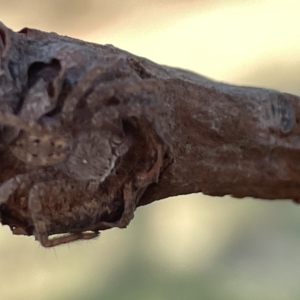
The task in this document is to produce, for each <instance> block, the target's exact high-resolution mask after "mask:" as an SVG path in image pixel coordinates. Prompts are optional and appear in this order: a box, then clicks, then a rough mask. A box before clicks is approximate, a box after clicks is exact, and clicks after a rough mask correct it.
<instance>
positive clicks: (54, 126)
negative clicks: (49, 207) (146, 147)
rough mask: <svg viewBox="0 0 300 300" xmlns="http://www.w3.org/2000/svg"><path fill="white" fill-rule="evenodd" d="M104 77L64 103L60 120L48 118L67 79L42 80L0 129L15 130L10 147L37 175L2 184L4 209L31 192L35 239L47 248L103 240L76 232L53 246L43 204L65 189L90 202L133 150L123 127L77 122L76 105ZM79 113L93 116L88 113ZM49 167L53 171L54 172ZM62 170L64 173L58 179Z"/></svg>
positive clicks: (0, 116)
mask: <svg viewBox="0 0 300 300" xmlns="http://www.w3.org/2000/svg"><path fill="white" fill-rule="evenodd" d="M101 72H102V69H101V68H98V67H96V68H94V69H92V70H91V71H90V72H88V73H87V75H86V76H85V77H84V78H83V79H81V81H80V82H79V84H78V85H77V86H75V87H74V89H73V90H72V91H71V93H70V95H69V96H67V98H66V99H65V101H64V106H63V108H62V111H61V113H60V115H59V118H55V117H54V118H53V117H47V113H48V112H49V111H50V110H52V109H53V108H54V106H55V104H56V103H55V101H56V98H57V96H58V95H57V94H58V92H59V90H60V88H61V84H62V78H61V77H59V76H58V77H57V78H55V79H54V80H53V82H51V83H46V82H45V81H44V80H43V79H40V80H39V81H38V82H37V83H36V84H35V85H34V87H33V88H32V89H31V90H29V93H28V95H27V97H26V98H25V101H24V103H23V106H22V109H21V111H20V113H19V114H18V115H17V116H16V115H13V114H8V113H4V112H1V113H0V124H2V125H6V126H9V127H10V128H13V131H10V137H9V142H8V147H9V148H10V150H11V152H12V153H13V154H14V155H15V156H16V157H17V158H18V159H20V160H21V161H23V162H24V163H26V164H28V165H32V166H36V171H33V172H31V173H29V174H20V175H17V176H15V177H13V178H11V179H10V180H8V181H6V182H4V183H2V184H1V186H0V203H5V202H6V201H7V200H8V199H9V198H10V197H11V196H12V195H13V193H15V192H16V191H22V189H24V188H27V187H28V186H32V188H31V189H30V193H29V196H28V208H29V211H30V214H31V219H32V221H33V224H34V227H35V237H36V239H37V240H39V241H40V242H41V243H42V244H43V246H46V247H51V246H55V245H58V244H61V243H67V242H70V241H73V240H77V239H89V238H94V237H95V236H97V235H98V234H97V233H96V232H93V233H82V232H81V230H80V231H78V230H77V232H76V233H72V234H71V235H67V236H62V237H58V238H56V239H53V240H49V239H48V234H47V226H46V223H47V220H45V218H44V217H43V215H42V206H41V203H40V201H41V200H40V198H42V196H43V195H44V196H45V193H49V194H50V195H51V196H52V195H55V194H56V198H59V196H60V195H58V194H57V193H58V192H57V191H58V190H59V189H58V187H60V186H63V187H64V192H63V193H65V194H68V196H73V197H76V194H77V195H78V193H80V191H85V194H86V196H87V197H89V196H90V197H91V198H93V197H94V198H95V197H96V196H95V191H96V190H97V187H98V185H99V183H101V182H103V181H104V180H105V178H106V177H107V176H108V175H110V173H111V172H112V170H113V168H114V166H115V163H116V160H117V159H118V158H119V157H121V156H122V155H123V154H124V153H126V152H127V150H128V148H129V146H130V144H129V143H128V140H127V139H125V137H124V135H123V132H122V127H121V124H120V122H116V123H115V124H113V123H112V122H109V123H108V124H103V122H101V121H100V120H99V119H98V120H95V119H93V118H84V117H86V116H81V120H80V121H78V120H76V122H75V121H74V111H75V108H76V105H77V104H78V102H79V101H80V99H81V97H82V96H84V95H85V94H86V93H87V91H88V89H89V88H90V85H91V84H92V82H93V81H94V80H96V79H97V77H99V76H100V75H101ZM50 84H51V87H49V85H50ZM50 88H51V89H50ZM49 90H51V91H52V92H49ZM53 91H56V92H54V93H53ZM53 102H54V103H53ZM80 113H81V114H82V113H83V114H84V113H86V114H88V110H86V111H84V110H83V111H81V112H80ZM76 117H78V116H76ZM48 166H52V169H51V168H50V171H49V168H48V169H47V167H48ZM41 167H42V169H41ZM57 170H58V171H62V172H60V173H59V172H58V173H57V172H56V171H57ZM61 173H64V174H65V175H66V176H62V175H61ZM57 174H58V175H57ZM59 176H60V177H61V178H59ZM74 180H76V182H74ZM78 181H79V182H78ZM45 182H46V184H45ZM74 184H75V186H76V188H75V189H74ZM71 190H72V191H71ZM76 190H77V193H75V191H76ZM74 193H75V194H74ZM50 200H51V199H50ZM95 209H96V207H95ZM98 209H99V208H98ZM100 227H101V226H100ZM88 229H89V228H87V229H86V230H88Z"/></svg>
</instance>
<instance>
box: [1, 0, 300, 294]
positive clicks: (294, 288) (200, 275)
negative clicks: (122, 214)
mask: <svg viewBox="0 0 300 300" xmlns="http://www.w3.org/2000/svg"><path fill="white" fill-rule="evenodd" d="M0 7H1V11H0V19H1V21H2V22H4V23H5V24H6V25H7V26H8V27H11V28H13V29H14V30H19V29H21V28H23V27H33V28H38V29H41V30H45V31H55V32H57V33H60V34H63V35H69V36H73V37H76V38H80V39H84V40H88V41H93V42H96V43H102V44H113V45H115V46H117V47H119V48H122V49H124V50H127V51H129V52H132V53H134V54H137V55H140V56H145V57H147V58H149V59H151V60H154V61H155V62H158V63H162V64H166V65H170V66H176V67H181V68H185V69H189V70H193V71H196V72H198V73H201V74H203V75H206V76H209V77H211V78H214V79H217V80H220V81H226V82H231V83H235V84H242V85H255V86H261V87H266V88H273V89H277V90H281V91H286V92H291V93H295V94H300V87H299V80H298V76H299V69H300V55H299V54H300V30H299V28H300V17H299V11H300V1H299V0H296V1H292V0H251V1H240V0H227V1H226V0H223V1H221V0H202V1H196V0H195V1H180V0H139V1H137V0H122V1H121V0H119V1H117V0H109V1H105V0H87V1H80V0H77V1H75V0H73V1H68V0H51V1H50V0H47V1H46V0H44V1H39V0H31V1H30V0H27V1H20V0H9V1H5V0H0ZM224 113H226V112H224ZM262 184H263V182H262ZM299 277H300V207H297V206H296V205H295V204H293V203H291V202H289V201H278V202H268V201H258V200H253V199H243V200H237V199H232V198H230V197H224V198H217V197H214V198H213V197H208V196H203V195H201V194H196V195H190V196H185V197H177V198H172V199H168V200H163V201H158V202H156V203H153V204H151V205H149V206H146V207H142V208H139V209H138V211H137V212H136V215H135V219H134V220H133V221H132V223H131V224H130V226H129V227H128V228H127V229H126V230H118V229H113V230H109V231H106V232H104V233H103V234H102V235H101V237H100V238H99V239H98V240H94V241H90V242H79V243H73V244H70V245H66V246H61V247H58V248H55V249H48V250H46V249H44V248H42V247H41V246H39V244H38V243H37V242H34V240H33V238H29V237H21V236H12V235H11V233H10V231H9V229H8V228H7V227H6V226H5V227H3V226H2V227H0V298H1V299H4V300H7V299H8V300H19V299H31V300H35V299H38V300H52V299H56V300H68V299H73V300H77V299H78V300H79V299H80V300H81V299H85V300H92V299H124V300H126V299H128V300H132V299H145V300H146V299H148V300H152V299H155V300H168V299H172V300H182V299H187V300H193V299H195V300H196V299H197V300H198V299H211V300H219V299H220V300H221V299H222V300H224V299H225V300H226V299H230V300H234V299H237V300H243V299H251V300H252V299H264V300H268V299H272V300H280V299H284V300H286V299H289V300H291V299H300V285H299Z"/></svg>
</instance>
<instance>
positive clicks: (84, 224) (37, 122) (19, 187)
mask: <svg viewBox="0 0 300 300" xmlns="http://www.w3.org/2000/svg"><path fill="white" fill-rule="evenodd" d="M0 37H1V38H0V54H1V69H0V71H1V73H0V100H1V102H0V108H1V114H0V123H2V125H3V130H2V133H1V134H2V142H1V172H2V174H1V187H0V203H2V205H1V213H2V220H1V221H2V223H3V224H8V225H9V226H10V227H11V229H12V231H13V233H15V234H28V235H30V234H35V236H36V238H37V239H38V240H40V241H41V243H42V244H43V245H44V246H55V245H57V244H60V243H66V242H69V241H72V240H76V239H88V238H92V237H94V236H95V234H94V235H93V234H91V235H86V234H85V233H83V232H85V231H86V230H92V231H94V232H95V233H96V232H98V230H104V229H108V228H110V227H113V226H118V227H126V225H127V224H128V223H129V222H130V220H131V219H132V217H133V212H134V210H135V209H136V207H137V206H140V205H145V204H149V203H151V202H153V201H155V200H159V199H163V198H166V197H169V196H175V195H182V194H189V193H197V192H203V193H204V194H207V195H218V196H221V195H233V196H235V197H246V196H251V197H256V198H263V199H278V198H282V199H293V200H294V201H296V202H297V201H298V199H299V198H298V195H299V194H300V185H299V178H300V167H299V166H300V156H299V154H298V151H299V148H300V139H299V133H300V128H299V120H300V105H299V97H297V96H293V95H290V94H285V93H279V92H276V91H273V90H265V89H258V88H250V87H236V86H232V85H227V84H224V83H218V82H214V81H212V80H209V79H207V78H204V77H202V76H199V75H197V74H194V73H192V72H188V71H184V70H180V69H175V68H170V67H166V66H161V65H157V64H155V63H153V62H151V61H149V60H147V59H144V58H140V57H137V56H135V55H132V54H130V53H127V52H125V51H123V50H120V49H117V48H115V47H113V46H111V45H104V46H103V45H96V44H91V43H86V42H83V41H79V40H76V39H72V38H68V37H62V36H59V35H57V34H54V33H45V32H41V31H38V30H33V29H28V28H25V29H23V30H21V31H20V32H17V33H15V32H12V31H11V30H9V29H8V28H6V27H5V26H4V25H3V24H2V25H1V28H0ZM90 120H91V121H90ZM88 122H90V123H88ZM83 128H84V130H83ZM22 132H23V133H22ZM24 132H25V133H26V134H25V135H24ZM95 132H96V133H97V134H98V133H99V134H100V136H101V139H100V140H97V141H96V142H95V140H93V141H92V140H91V138H90V135H89V134H90V133H91V134H92V133H93V134H94V133H95ZM31 136H38V139H39V143H40V141H42V146H39V147H41V148H38V149H39V152H38V154H34V155H40V156H39V157H38V160H36V161H35V163H33V161H34V159H33V158H32V155H33V152H32V151H35V150H33V149H37V148H33V146H32V145H33V144H32V143H34V142H33V140H31ZM87 136H89V138H86V137H87ZM46 137H47V138H46ZM48 139H50V140H51V141H52V140H53V141H54V142H55V143H56V142H57V141H61V142H62V143H64V144H63V145H66V149H67V150H65V152H63V150H61V149H59V150H58V149H56V148H55V151H56V150H57V153H56V152H55V153H56V154H57V155H58V154H59V155H62V157H63V159H61V160H60V159H58V160H54V158H53V156H51V158H49V157H48V158H47V160H46V156H45V155H46V154H45V153H49V151H50V150H49V149H48V148H47V147H50V146H49V141H48ZM44 140H45V141H44ZM20 141H21V142H22V143H23V144H22V143H21V142H20ZM35 141H36V140H35ZM113 141H116V142H113ZM104 142H105V143H104ZM30 143H31V144H30ZM43 143H45V144H43ZM20 144H22V146H20ZM24 145H25V146H26V147H25V146H24ZM85 145H89V146H90V148H91V149H92V150H89V151H90V152H88V159H85V158H84V157H82V156H81V157H80V159H81V162H82V161H83V162H84V164H85V165H83V166H81V167H80V166H79V163H78V161H77V162H74V161H75V158H76V159H78V156H76V155H77V152H76V151H77V149H79V148H80V149H81V148H84V146H85ZM106 145H107V146H106ZM24 147H25V148H24ZM104 147H108V148H107V149H108V150H107V151H108V152H105V154H103V151H104V150H103V149H104ZM64 149H65V148H64ZM95 149H96V152H95V151H94V150H95ZM105 149H106V148H105ZM48 150H49V151H48ZM47 151H48V152H47ZM97 151H98V152H99V151H100V152H101V151H102V152H101V153H102V154H101V158H97V157H94V155H96V154H93V153H98V152H97ZM30 155H31V156H30ZM51 155H52V154H51ZM29 156H30V159H29ZM92 158H95V159H94V163H93V164H92V166H90V168H89V169H88V168H86V164H87V163H88V160H89V159H92ZM96 158H97V159H96ZM80 159H79V160H80ZM100 161H101V163H100ZM112 161H113V163H112ZM81 162H80V163H81ZM107 162H110V165H109V171H105V172H104V173H103V172H102V173H101V174H102V175H101V176H100V177H99V176H98V175H99V172H100V169H101V171H103V170H104V169H105V168H104V167H105V166H106V165H107ZM105 170H107V169H105ZM96 173H97V174H96ZM95 174H96V175H97V176H98V177H97V176H96V175H95ZM58 180H59V182H64V183H63V185H60V184H59V183H58V182H57V181H58ZM95 182H96V184H95ZM91 185H93V186H94V187H93V188H92V189H91V188H90V186H91ZM69 186H73V187H72V189H73V190H74V191H73V190H72V189H71V188H70V189H68V188H67V187H69ZM74 186H76V188H74ZM49 187H51V188H49ZM58 187H59V188H60V189H61V192H60V193H58V192H56V190H57V188H58ZM62 187H64V189H62ZM36 190H38V191H39V192H34V191H36ZM91 190H92V191H91ZM49 194H51V195H54V196H53V197H52V198H51V197H50V196H49ZM78 195H81V196H78ZM41 203H42V204H41ZM95 211H96V213H95ZM70 214H71V215H70ZM41 216H43V217H41ZM68 218H69V219H68ZM79 220H81V221H79ZM41 224H42V225H41ZM42 228H43V229H42ZM54 233H70V235H68V236H67V237H66V236H65V237H64V238H63V239H60V240H57V241H55V242H53V241H51V240H50V242H49V240H48V236H49V235H50V234H54Z"/></svg>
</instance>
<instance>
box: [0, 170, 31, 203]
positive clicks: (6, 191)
mask: <svg viewBox="0 0 300 300" xmlns="http://www.w3.org/2000/svg"><path fill="white" fill-rule="evenodd" d="M31 182H32V181H31V179H30V178H29V176H27V175H26V174H22V175H17V176H15V177H13V178H11V179H9V180H7V181H5V182H4V183H2V184H1V186H0V205H1V204H3V203H5V202H7V201H8V199H9V198H10V197H11V196H12V195H13V194H14V193H15V192H16V191H19V190H21V189H22V190H24V189H26V188H28V186H30V184H31Z"/></svg>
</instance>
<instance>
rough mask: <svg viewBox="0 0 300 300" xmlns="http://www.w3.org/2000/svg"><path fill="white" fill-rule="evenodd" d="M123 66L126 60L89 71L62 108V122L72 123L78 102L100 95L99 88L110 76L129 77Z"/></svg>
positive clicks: (122, 59) (120, 59)
mask: <svg viewBox="0 0 300 300" xmlns="http://www.w3.org/2000/svg"><path fill="white" fill-rule="evenodd" d="M122 65H124V66H125V60H124V58H119V59H117V60H116V61H114V62H113V63H112V64H111V65H109V66H103V65H102V66H95V67H94V68H92V69H91V70H89V71H88V72H87V73H86V75H84V76H83V78H81V79H80V80H79V81H78V83H77V85H76V86H75V87H74V88H73V90H72V91H71V93H70V95H69V96H68V97H67V98H66V99H65V102H64V106H63V108H62V120H63V121H64V122H67V123H70V122H72V120H73V115H74V110H75V108H76V106H77V104H78V102H79V101H80V100H81V99H82V97H87V96H88V95H89V94H93V93H96V94H98V92H97V87H98V86H99V85H101V84H104V82H107V78H106V77H108V78H109V77H110V76H109V74H111V73H115V72H116V71H119V73H120V72H121V73H122V76H125V77H126V76H129V72H128V71H127V72H126V71H125V70H122V68H121V66H122ZM95 91H96V92H95Z"/></svg>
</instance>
